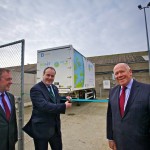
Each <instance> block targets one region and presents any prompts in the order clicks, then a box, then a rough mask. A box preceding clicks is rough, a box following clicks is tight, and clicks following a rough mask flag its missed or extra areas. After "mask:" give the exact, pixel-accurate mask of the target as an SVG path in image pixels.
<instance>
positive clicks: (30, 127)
mask: <svg viewBox="0 0 150 150" xmlns="http://www.w3.org/2000/svg"><path fill="white" fill-rule="evenodd" d="M55 74H56V71H55V69H54V68H53V67H47V68H45V69H44V71H43V80H42V81H41V82H39V83H37V84H36V85H35V86H33V87H32V88H31V91H30V97H31V101H32V104H33V111H32V116H31V119H30V121H29V122H28V123H27V124H26V125H25V127H24V128H23V130H24V131H25V132H26V133H27V134H29V135H30V136H31V137H32V138H33V140H34V145H35V150H47V149H48V143H49V144H50V146H51V148H52V150H62V138H61V129H60V128H61V123H60V114H61V113H65V111H66V109H67V108H70V107H71V106H72V104H71V103H70V102H69V101H66V102H65V103H60V100H61V98H60V96H59V94H58V88H57V87H56V86H55V85H53V84H52V83H53V81H54V78H55ZM67 98H68V99H69V100H70V97H67Z"/></svg>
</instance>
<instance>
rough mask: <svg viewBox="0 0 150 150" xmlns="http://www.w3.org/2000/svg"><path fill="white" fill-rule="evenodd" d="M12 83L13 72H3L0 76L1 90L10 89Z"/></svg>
mask: <svg viewBox="0 0 150 150" xmlns="http://www.w3.org/2000/svg"><path fill="white" fill-rule="evenodd" d="M11 84H12V75H11V72H6V71H5V72H3V73H2V75H1V77H0V92H5V91H9V89H10V86H11Z"/></svg>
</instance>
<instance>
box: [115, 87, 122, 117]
mask: <svg viewBox="0 0 150 150" xmlns="http://www.w3.org/2000/svg"><path fill="white" fill-rule="evenodd" d="M120 89H121V86H118V87H117V90H116V94H115V96H116V99H117V106H118V107H117V109H118V110H117V112H119V114H120V108H119V100H120V99H119V97H120ZM120 118H122V117H121V114H120Z"/></svg>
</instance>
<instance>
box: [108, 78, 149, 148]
mask: <svg viewBox="0 0 150 150" xmlns="http://www.w3.org/2000/svg"><path fill="white" fill-rule="evenodd" d="M119 94H120V86H116V87H114V88H113V89H112V90H111V91H110V95H109V103H108V110H107V138H108V139H109V140H114V141H115V142H116V144H117V150H133V149H135V150H149V149H150V85H148V84H143V83H139V82H137V81H135V80H134V81H133V85H132V87H131V91H130V96H129V99H128V102H127V106H126V109H125V113H124V116H123V118H121V116H120V110H119Z"/></svg>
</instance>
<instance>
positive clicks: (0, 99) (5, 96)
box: [0, 92, 11, 112]
mask: <svg viewBox="0 0 150 150" xmlns="http://www.w3.org/2000/svg"><path fill="white" fill-rule="evenodd" d="M1 94H2V93H1V92H0V106H1V107H2V108H3V110H4V111H5V109H4V105H3V102H2V97H1ZM4 98H5V101H6V103H7V105H8V108H9V110H10V112H11V105H10V101H9V98H8V97H7V95H6V93H5V92H4Z"/></svg>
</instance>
